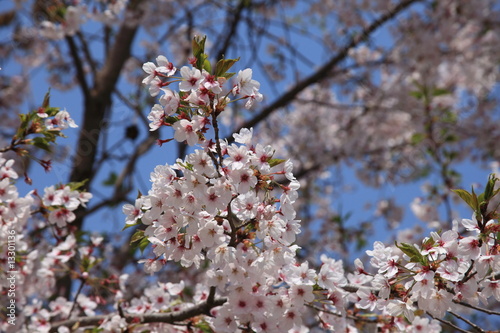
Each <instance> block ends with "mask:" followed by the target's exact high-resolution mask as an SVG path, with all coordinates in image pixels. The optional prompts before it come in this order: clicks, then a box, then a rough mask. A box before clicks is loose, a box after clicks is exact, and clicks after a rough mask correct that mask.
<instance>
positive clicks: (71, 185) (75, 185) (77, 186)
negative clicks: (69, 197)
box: [68, 179, 89, 191]
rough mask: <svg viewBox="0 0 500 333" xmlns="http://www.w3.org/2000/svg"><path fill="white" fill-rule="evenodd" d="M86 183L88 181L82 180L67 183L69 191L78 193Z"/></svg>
mask: <svg viewBox="0 0 500 333" xmlns="http://www.w3.org/2000/svg"><path fill="white" fill-rule="evenodd" d="M88 181H89V180H88V179H84V180H82V181H81V182H71V183H68V186H69V188H70V189H71V191H78V190H80V189H82V188H83V187H84V186H85V184H87V182H88Z"/></svg>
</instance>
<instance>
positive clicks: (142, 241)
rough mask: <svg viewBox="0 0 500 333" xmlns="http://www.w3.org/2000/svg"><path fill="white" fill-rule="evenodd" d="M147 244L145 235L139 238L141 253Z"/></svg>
mask: <svg viewBox="0 0 500 333" xmlns="http://www.w3.org/2000/svg"><path fill="white" fill-rule="evenodd" d="M148 245H149V240H148V239H147V238H146V237H144V238H143V239H141V241H140V242H139V249H140V250H141V253H144V249H146V247H148Z"/></svg>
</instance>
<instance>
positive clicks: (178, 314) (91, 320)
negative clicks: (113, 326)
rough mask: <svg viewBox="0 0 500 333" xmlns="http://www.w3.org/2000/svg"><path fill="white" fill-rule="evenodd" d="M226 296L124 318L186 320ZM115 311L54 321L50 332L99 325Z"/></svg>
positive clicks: (203, 311)
mask: <svg viewBox="0 0 500 333" xmlns="http://www.w3.org/2000/svg"><path fill="white" fill-rule="evenodd" d="M226 301H227V300H226V298H217V299H214V300H213V301H212V302H210V303H208V302H201V303H199V304H197V305H194V306H192V307H190V308H188V309H185V310H181V311H175V312H168V313H149V314H143V315H125V319H126V320H127V322H128V323H131V322H134V325H135V324H137V323H141V324H146V323H166V324H174V323H177V322H180V321H184V320H188V319H190V318H193V317H196V316H199V315H206V314H209V312H210V310H211V309H213V308H214V307H217V306H221V305H223V304H224V303H226ZM114 315H117V313H112V314H108V315H100V316H90V317H78V318H74V319H70V320H64V321H60V322H56V323H54V324H53V325H52V327H51V328H50V332H57V330H58V328H59V327H62V326H66V327H68V328H71V327H73V326H74V325H75V324H78V326H79V327H80V328H82V327H96V326H99V325H100V324H101V323H102V322H103V321H104V320H105V319H107V318H111V317H113V316H114Z"/></svg>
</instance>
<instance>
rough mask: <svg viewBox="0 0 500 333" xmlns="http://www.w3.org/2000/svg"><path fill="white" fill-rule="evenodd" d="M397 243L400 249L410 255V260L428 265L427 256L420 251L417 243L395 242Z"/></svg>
mask: <svg viewBox="0 0 500 333" xmlns="http://www.w3.org/2000/svg"><path fill="white" fill-rule="evenodd" d="M395 244H396V247H397V248H398V249H400V250H401V251H403V253H404V254H406V255H407V256H408V257H410V262H415V263H420V264H422V265H425V266H426V265H427V258H425V257H424V256H423V255H422V253H420V250H419V249H418V248H417V247H416V246H415V245H412V244H407V243H401V244H400V245H398V243H397V242H395Z"/></svg>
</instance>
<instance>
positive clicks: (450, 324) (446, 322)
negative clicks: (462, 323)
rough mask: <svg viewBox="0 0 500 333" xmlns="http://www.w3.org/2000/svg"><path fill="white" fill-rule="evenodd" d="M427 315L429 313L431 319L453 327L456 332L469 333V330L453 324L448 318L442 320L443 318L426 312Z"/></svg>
mask: <svg viewBox="0 0 500 333" xmlns="http://www.w3.org/2000/svg"><path fill="white" fill-rule="evenodd" d="M426 313H427V315H429V317H431V318H432V319H435V320H437V321H439V322H440V323H442V324H445V325H447V326H450V327H451V328H454V329H456V330H457V331H458V332H463V333H471V332H470V331H466V330H464V329H461V328H460V327H458V326H457V325H455V324H453V323H452V322H451V321H448V320H444V319H441V318H436V317H434V316H433V315H431V314H430V313H429V312H426Z"/></svg>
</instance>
